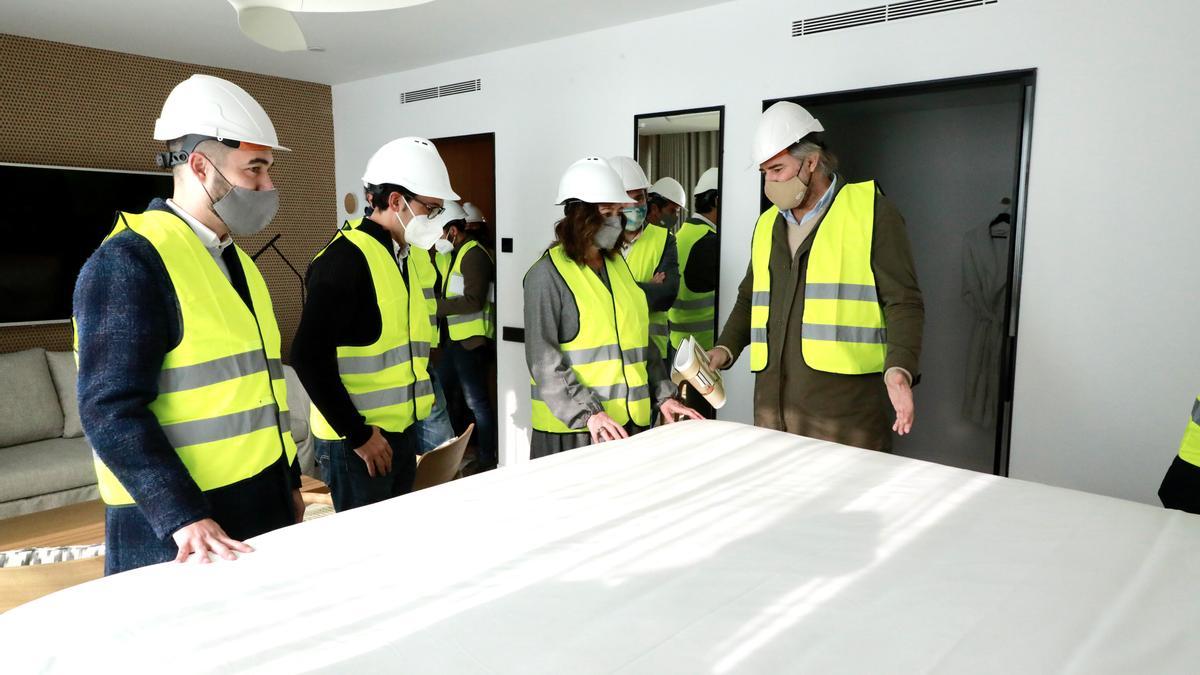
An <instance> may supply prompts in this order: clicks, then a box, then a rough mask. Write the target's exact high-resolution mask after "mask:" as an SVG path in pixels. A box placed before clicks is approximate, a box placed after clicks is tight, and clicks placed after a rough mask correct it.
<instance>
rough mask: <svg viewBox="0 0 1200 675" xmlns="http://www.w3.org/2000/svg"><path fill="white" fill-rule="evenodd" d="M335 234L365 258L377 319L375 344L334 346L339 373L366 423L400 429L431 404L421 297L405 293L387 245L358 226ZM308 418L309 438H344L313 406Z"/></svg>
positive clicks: (423, 415)
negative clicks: (377, 333) (373, 292)
mask: <svg viewBox="0 0 1200 675" xmlns="http://www.w3.org/2000/svg"><path fill="white" fill-rule="evenodd" d="M338 237H345V238H346V240H347V241H349V242H350V243H352V244H354V245H355V246H357V247H358V249H359V250H360V251H362V254H363V256H364V257H365V258H366V260H367V267H368V269H369V270H370V272H371V282H372V284H373V285H374V286H375V302H376V304H377V306H378V308H379V319H380V331H379V338H378V339H377V340H375V342H373V343H372V344H370V345H367V346H365V347H360V346H339V347H338V348H337V364H338V374H339V376H340V378H341V381H342V386H344V387H345V388H346V392H347V393H348V394H350V400H351V401H353V402H354V407H355V408H357V409H358V412H359V413H360V414H361V415H362V416H363V417H364V418H365V420H366V424H368V425H370V426H376V427H379V428H380V429H383V430H384V431H392V432H396V433H399V432H401V431H404V430H405V429H407V428H408V427H409V426H410V425H411V424H412V423H413V422H414V421H416V420H422V419H425V418H426V417H428V416H429V412H430V410H431V409H432V407H433V385H432V384H431V383H430V381H429V337H430V330H429V316H428V309H427V305H426V304H425V298H424V297H423V296H421V295H420V294H418V293H411V294H410V293H409V292H408V288H407V287H406V286H405V283H404V277H403V276H401V274H400V268H399V266H398V265H397V264H396V258H395V257H394V256H393V255H392V251H391V250H390V248H388V247H385V246H383V245H381V244H380V243H379V242H378V241H377V240H376V239H375V238H374V237H372V236H371V235H369V234H367V233H365V232H363V231H361V230H359V229H357V228H348V229H344V230H341V231H339V232H338V234H337V235H336V236H335V237H334V241H336V240H337V238H338ZM331 243H332V242H331ZM327 248H328V246H326V249H327ZM324 252H325V249H322V250H321V251H320V252H319V253H317V255H316V258H320V257H321V255H322V254H323V253H324ZM316 258H314V260H316ZM309 420H310V426H311V427H312V433H313V436H315V437H317V438H320V439H322V440H329V441H332V440H340V439H341V438H342V436H340V435H339V434H338V433H337V431H335V430H334V429H333V427H332V426H331V425H330V424H329V422H328V421H326V420H325V417H324V416H323V415H322V414H321V411H320V410H318V409H317V407H316V406H315V405H312V406H311V408H310V412H309Z"/></svg>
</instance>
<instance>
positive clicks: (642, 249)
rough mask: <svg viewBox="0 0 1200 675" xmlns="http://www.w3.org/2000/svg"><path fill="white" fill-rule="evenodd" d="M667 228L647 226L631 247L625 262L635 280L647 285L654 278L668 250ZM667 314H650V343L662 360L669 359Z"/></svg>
mask: <svg viewBox="0 0 1200 675" xmlns="http://www.w3.org/2000/svg"><path fill="white" fill-rule="evenodd" d="M668 234H669V233H668V232H667V230H666V228H663V227H660V226H658V225H647V226H646V227H645V228H644V229H643V230H642V234H641V235H640V236H639V237H638V238H637V239H636V240H634V242H633V246H630V247H629V255H627V256H625V262H627V263H629V271H630V272H632V273H633V280H634V281H636V282H638V283H646V282H648V281H650V279H651V278H652V277H654V270H656V269H658V265H659V263H661V262H662V257H663V252H664V251H666V250H667V236H668ZM668 334H669V332H668V330H667V312H665V311H662V312H650V342H651V343H652V344H653V345H654V346H655V347H656V348H658V353H659V355H660V357H661V358H664V359H665V358H667V338H668Z"/></svg>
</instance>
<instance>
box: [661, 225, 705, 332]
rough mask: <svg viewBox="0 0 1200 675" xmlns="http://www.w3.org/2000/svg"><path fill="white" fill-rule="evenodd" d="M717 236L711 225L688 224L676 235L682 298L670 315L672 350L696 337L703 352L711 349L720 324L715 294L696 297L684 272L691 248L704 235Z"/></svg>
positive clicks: (680, 295) (677, 297) (700, 294)
mask: <svg viewBox="0 0 1200 675" xmlns="http://www.w3.org/2000/svg"><path fill="white" fill-rule="evenodd" d="M710 233H713V234H715V233H716V229H715V228H713V227H712V226H711V225H709V224H708V223H704V222H697V221H693V220H689V221H688V222H686V223H684V224H683V225H682V226H680V228H679V233H678V234H676V235H675V245H676V246H677V247H678V249H679V295H678V296H676V298H675V303H674V304H673V305H671V311H670V312H669V313H668V315H669V319H670V323H671V346H672V347H674V348H676V349H678V348H679V345H680V344H681V343H682V342H683V340H684V338H686V337H687V336H688V335H692V336H695V338H696V341H697V342H699V343H700V346H701V347H703V348H704V349H712V346H713V339H714V337H715V331H716V320H717V311H716V310H717V305H716V301H717V294H716V292H715V291H709V292H707V293H697V292H695V291H693V290H692V289H691V288H688V285H687V278H686V276H687V275H686V274H685V270H687V266H688V261H689V260H690V259H691V256H692V248H693V247H694V246H695V245H696V242H698V241H700V240H701V239H702V238H703V237H704V236H705V235H707V234H710Z"/></svg>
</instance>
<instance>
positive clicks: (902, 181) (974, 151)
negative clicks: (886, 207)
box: [764, 71, 1036, 475]
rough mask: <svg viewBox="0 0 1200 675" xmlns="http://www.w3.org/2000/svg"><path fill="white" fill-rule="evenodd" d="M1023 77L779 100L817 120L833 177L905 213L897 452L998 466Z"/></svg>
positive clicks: (1013, 313) (1015, 253)
mask: <svg viewBox="0 0 1200 675" xmlns="http://www.w3.org/2000/svg"><path fill="white" fill-rule="evenodd" d="M1035 80H1036V73H1035V72H1034V71H1021V72H1014V73H1000V74H995V75H984V76H979V77H971V78H962V79H954V80H942V81H936V82H925V83H919V84H911V85H902V86H896V87H887V88H878V89H868V90H857V91H850V92H839V93H831V94H821V95H817V96H807V97H798V98H789V99H782V100H790V101H794V102H796V103H798V104H800V105H802V106H804V107H805V108H806V109H808V111H809V112H811V113H812V114H813V115H814V116H815V117H816V118H817V119H818V120H820V121H821V123H822V125H823V126H824V127H825V134H824V137H825V141H826V143H827V145H828V146H829V149H830V150H831V151H832V152H833V153H834V154H835V155H836V156H837V157H838V159H839V161H840V165H841V168H840V170H839V175H840V176H841V177H842V179H844V180H846V181H847V182H858V181H864V180H875V181H876V182H877V183H878V185H879V187H880V188H881V190H882V191H883V192H884V193H885V194H886V196H887V198H888V199H890V200H891V201H892V202H893V203H894V204H895V205H896V206H897V207H898V209H899V211H900V213H901V214H902V215H903V217H904V219H905V222H906V224H907V230H908V236H909V241H910V243H911V245H912V251H913V258H914V261H915V263H916V269H917V279H918V282H919V284H920V287H921V291H922V294H923V295H924V300H925V332H924V341H923V345H922V355H921V371H922V372H921V379H920V382H919V386H917V387H916V388H915V389H914V399H915V402H916V423H915V424H914V427H913V431H912V433H911V434H910V435H907V436H903V437H897V438H895V446H894V452H895V453H896V454H898V455H902V456H906V457H913V458H916V459H923V460H928V461H933V462H938V463H941V464H947V465H951V466H957V467H960V468H964V469H971V470H975V471H982V472H986V473H995V474H998V475H1007V474H1008V447H1009V433H1010V430H1011V427H1012V394H1013V386H1012V383H1013V370H1014V357H1015V353H1016V344H1017V318H1018V309H1019V304H1020V303H1019V300H1020V277H1021V252H1022V246H1023V242H1024V221H1025V185H1026V175H1027V173H1028V164H1029V159H1028V158H1029V144H1030V137H1031V131H1032V111H1033V94H1034V86H1035ZM777 100H780V99H777ZM774 102H775V100H771V101H767V102H765V103H764V108H765V107H766V106H769V105H770V104H772V103H774Z"/></svg>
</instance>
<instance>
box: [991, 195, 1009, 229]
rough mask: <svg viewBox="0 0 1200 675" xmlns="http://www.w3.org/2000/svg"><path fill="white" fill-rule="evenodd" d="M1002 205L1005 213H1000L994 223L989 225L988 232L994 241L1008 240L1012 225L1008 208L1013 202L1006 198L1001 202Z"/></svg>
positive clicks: (993, 220) (993, 219)
mask: <svg viewBox="0 0 1200 675" xmlns="http://www.w3.org/2000/svg"><path fill="white" fill-rule="evenodd" d="M1000 203H1001V204H1002V205H1003V206H1004V207H1005V208H1004V210H1003V211H1001V212H1000V213H998V214H997V215H996V217H995V218H992V222H990V223H988V232H989V233H990V234H991V235H992V238H993V239H1007V238H1008V231H1009V226H1011V225H1012V216H1011V215H1010V214H1009V213H1008V206H1009V204H1011V203H1012V201H1011V200H1010V199H1009V198H1008V197H1005V198H1004V199H1001V200H1000Z"/></svg>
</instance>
